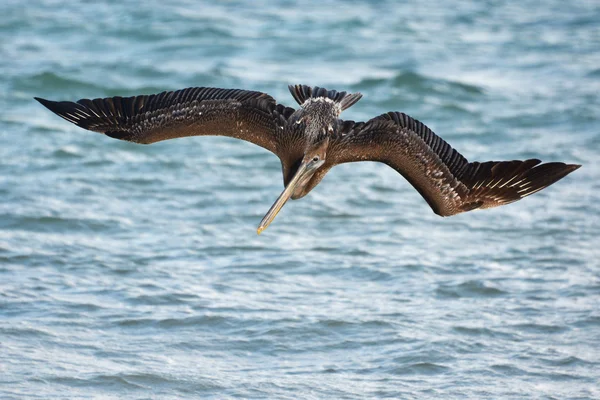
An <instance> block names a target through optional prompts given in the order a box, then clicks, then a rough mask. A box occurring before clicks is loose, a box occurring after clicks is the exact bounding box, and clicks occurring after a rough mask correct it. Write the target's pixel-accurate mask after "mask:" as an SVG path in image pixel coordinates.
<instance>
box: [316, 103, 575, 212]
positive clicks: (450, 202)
mask: <svg viewBox="0 0 600 400" xmlns="http://www.w3.org/2000/svg"><path fill="white" fill-rule="evenodd" d="M327 158H328V162H329V163H333V164H340V163H345V162H353V161H380V162H383V163H385V164H387V165H389V166H390V167H392V168H394V169H395V170H396V171H398V172H399V173H400V174H402V175H403V176H404V177H405V178H406V179H407V180H408V181H409V182H410V183H411V184H412V185H413V186H414V187H415V189H417V191H419V193H420V194H421V195H422V196H423V198H425V200H426V201H427V203H428V204H429V205H430V206H431V208H432V209H433V211H434V212H435V213H436V214H439V215H441V216H449V215H454V214H458V213H461V212H465V211H470V210H474V209H477V208H491V207H497V206H500V205H503V204H508V203H512V202H514V201H517V200H520V199H522V198H523V197H525V196H529V195H530V194H533V193H535V192H537V191H540V190H542V189H544V188H545V187H548V186H550V185H551V184H553V183H554V182H556V181H558V180H560V179H561V178H563V177H565V176H566V175H568V174H569V173H571V172H573V171H575V170H576V169H577V168H579V167H580V165H574V164H571V165H569V164H564V163H559V162H552V163H546V164H540V163H541V161H540V160H535V159H531V160H525V161H489V162H485V163H479V162H472V163H470V162H468V161H467V159H466V158H464V157H463V156H462V155H461V154H460V153H459V152H457V151H456V150H454V149H453V148H452V147H451V146H450V145H449V144H448V143H446V142H445V141H444V140H443V139H442V138H440V137H439V136H437V135H436V134H435V133H433V132H432V131H431V129H429V128H428V127H427V126H425V125H424V124H423V123H421V122H419V121H417V120H415V119H413V118H411V117H409V116H408V115H406V114H403V113H398V112H389V113H387V114H383V115H380V116H379V117H376V118H373V119H372V120H370V121H368V122H367V123H362V122H361V123H354V122H353V121H342V122H341V124H340V126H339V130H338V134H337V136H336V138H335V140H334V141H333V143H332V145H331V148H330V150H329V151H328V155H327Z"/></svg>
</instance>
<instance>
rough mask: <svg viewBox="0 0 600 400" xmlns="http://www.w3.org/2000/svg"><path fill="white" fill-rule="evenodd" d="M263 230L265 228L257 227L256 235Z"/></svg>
mask: <svg viewBox="0 0 600 400" xmlns="http://www.w3.org/2000/svg"><path fill="white" fill-rule="evenodd" d="M264 230H265V228H262V227H261V228H258V229H257V230H256V234H257V235H260V234H261V233H262V231H264Z"/></svg>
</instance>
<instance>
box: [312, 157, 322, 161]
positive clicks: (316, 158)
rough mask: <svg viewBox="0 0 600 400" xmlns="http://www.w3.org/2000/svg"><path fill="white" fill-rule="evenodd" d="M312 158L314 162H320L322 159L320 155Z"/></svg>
mask: <svg viewBox="0 0 600 400" xmlns="http://www.w3.org/2000/svg"><path fill="white" fill-rule="evenodd" d="M312 160H313V162H318V161H319V160H320V158H319V156H314V157H313V159H312Z"/></svg>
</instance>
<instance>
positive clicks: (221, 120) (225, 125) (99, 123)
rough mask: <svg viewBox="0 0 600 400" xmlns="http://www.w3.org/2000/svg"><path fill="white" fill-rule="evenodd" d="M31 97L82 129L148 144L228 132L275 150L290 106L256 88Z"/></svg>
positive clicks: (204, 88) (233, 135)
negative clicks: (72, 99) (72, 98)
mask: <svg viewBox="0 0 600 400" xmlns="http://www.w3.org/2000/svg"><path fill="white" fill-rule="evenodd" d="M36 100H37V101H39V102H40V103H42V104H43V105H44V106H46V107H47V108H48V109H50V111H52V112H54V113H56V114H58V115H59V116H61V117H63V118H64V119H66V120H67V121H69V122H72V123H74V124H75V125H77V126H80V127H82V128H84V129H88V130H91V131H95V132H101V133H104V134H106V135H108V136H110V137H113V138H116V139H121V140H127V141H131V142H136V143H143V144H149V143H154V142H158V141H161V140H167V139H175V138H179V137H184V136H197V135H217V136H229V137H234V138H238V139H242V140H246V141H248V142H252V143H254V144H257V145H259V146H261V147H264V148H266V149H267V150H270V151H272V152H273V153H275V154H277V151H278V147H279V143H280V142H281V134H282V133H283V126H284V124H285V121H286V119H287V117H289V115H291V113H293V112H294V110H293V109H291V108H288V107H284V106H282V105H280V104H276V102H275V100H274V99H273V98H272V97H271V96H269V95H267V94H265V93H261V92H254V91H248V90H238V89H218V88H206V87H197V88H187V89H182V90H177V91H174V92H163V93H160V94H155V95H142V96H134V97H109V98H104V99H94V100H88V99H81V100H79V101H77V102H70V101H60V102H59V101H49V100H44V99H40V98H37V97H36Z"/></svg>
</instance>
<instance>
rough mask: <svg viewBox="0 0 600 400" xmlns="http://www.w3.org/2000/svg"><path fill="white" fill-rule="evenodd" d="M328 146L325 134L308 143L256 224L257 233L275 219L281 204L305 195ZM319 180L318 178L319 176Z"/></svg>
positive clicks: (324, 158) (323, 160) (327, 138)
mask: <svg viewBox="0 0 600 400" xmlns="http://www.w3.org/2000/svg"><path fill="white" fill-rule="evenodd" d="M328 146H329V137H328V136H326V137H324V138H323V139H321V140H319V141H318V142H313V143H310V144H309V145H308V146H307V148H306V150H305V152H304V156H303V157H302V160H301V161H300V165H299V166H298V169H297V170H296V172H295V173H294V177H293V178H292V179H291V180H290V181H289V182H288V184H287V186H286V187H285V189H284V190H283V192H281V194H280V195H279V197H278V198H277V200H276V201H275V203H274V204H273V205H272V206H271V208H270V209H269V211H268V212H267V214H266V215H265V216H264V218H263V219H262V221H261V222H260V225H259V226H258V230H257V232H258V234H259V235H260V233H261V232H262V231H264V230H265V229H267V226H269V224H270V223H271V222H272V221H273V220H274V219H275V217H276V216H277V213H278V212H279V210H281V208H282V207H283V205H284V204H285V203H286V202H287V201H288V200H289V199H290V197H291V198H292V199H298V198H300V197H303V196H304V195H306V194H307V193H308V192H309V191H310V190H311V189H312V188H313V187H314V185H310V184H309V182H310V181H311V179H312V178H313V176H314V175H315V173H316V172H317V171H318V170H319V169H320V168H321V167H323V165H324V164H325V161H326V157H327V147H328ZM319 180H320V178H319Z"/></svg>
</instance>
